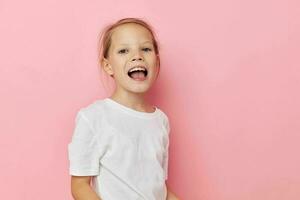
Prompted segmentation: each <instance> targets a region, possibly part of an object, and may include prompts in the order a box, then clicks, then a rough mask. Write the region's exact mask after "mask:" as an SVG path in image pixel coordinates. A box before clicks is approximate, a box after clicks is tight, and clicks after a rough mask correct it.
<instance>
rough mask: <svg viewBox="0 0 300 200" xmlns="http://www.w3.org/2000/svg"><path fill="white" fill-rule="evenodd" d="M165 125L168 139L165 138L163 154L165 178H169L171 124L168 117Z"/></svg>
mask: <svg viewBox="0 0 300 200" xmlns="http://www.w3.org/2000/svg"><path fill="white" fill-rule="evenodd" d="M165 127H166V130H167V135H166V140H165V144H164V145H165V151H164V156H163V169H164V174H165V180H167V179H168V163H169V134H170V124H169V120H168V118H167V117H166V121H165Z"/></svg>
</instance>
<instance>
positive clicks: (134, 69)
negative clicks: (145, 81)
mask: <svg viewBox="0 0 300 200" xmlns="http://www.w3.org/2000/svg"><path fill="white" fill-rule="evenodd" d="M138 70H142V71H146V69H145V67H134V68H132V69H130V70H129V72H133V71H138Z"/></svg>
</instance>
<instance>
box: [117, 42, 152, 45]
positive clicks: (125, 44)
mask: <svg viewBox="0 0 300 200" xmlns="http://www.w3.org/2000/svg"><path fill="white" fill-rule="evenodd" d="M145 43H151V44H153V43H152V42H151V41H145V42H143V43H142V44H145ZM119 45H125V46H126V45H129V44H125V43H123V44H119Z"/></svg>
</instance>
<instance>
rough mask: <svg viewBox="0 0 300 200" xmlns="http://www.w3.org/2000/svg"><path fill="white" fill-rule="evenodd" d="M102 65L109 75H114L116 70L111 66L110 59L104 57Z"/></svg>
mask: <svg viewBox="0 0 300 200" xmlns="http://www.w3.org/2000/svg"><path fill="white" fill-rule="evenodd" d="M101 64H102V67H103V69H104V71H105V72H106V73H107V74H108V75H109V76H113V74H114V71H113V68H112V67H111V65H110V63H109V61H108V60H107V59H106V58H103V59H102V63H101Z"/></svg>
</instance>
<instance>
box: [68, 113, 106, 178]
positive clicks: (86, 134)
mask: <svg viewBox="0 0 300 200" xmlns="http://www.w3.org/2000/svg"><path fill="white" fill-rule="evenodd" d="M103 152H104V149H103V147H102V146H99V144H98V139H97V138H96V137H95V131H94V130H93V129H92V126H91V124H90V122H89V120H88V118H87V117H86V116H85V115H84V114H83V113H82V111H81V110H80V111H79V112H78V113H77V115H76V119H75V128H74V131H73V136H72V140H71V142H70V143H69V144H68V156H69V164H70V165H69V174H70V175H74V176H96V175H99V164H100V158H101V156H102V155H103Z"/></svg>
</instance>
